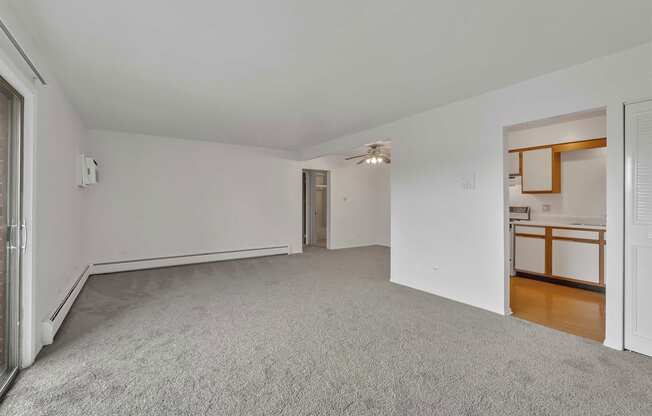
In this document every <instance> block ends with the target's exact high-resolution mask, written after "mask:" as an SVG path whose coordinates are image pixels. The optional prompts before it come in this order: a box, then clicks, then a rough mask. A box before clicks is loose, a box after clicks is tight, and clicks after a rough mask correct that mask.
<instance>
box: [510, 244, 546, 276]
mask: <svg viewBox="0 0 652 416" xmlns="http://www.w3.org/2000/svg"><path fill="white" fill-rule="evenodd" d="M514 268H515V269H516V270H521V271H526V272H533V273H545V272H546V240H545V239H544V238H538V237H529V236H527V237H526V236H518V235H517V236H516V241H515V243H514Z"/></svg>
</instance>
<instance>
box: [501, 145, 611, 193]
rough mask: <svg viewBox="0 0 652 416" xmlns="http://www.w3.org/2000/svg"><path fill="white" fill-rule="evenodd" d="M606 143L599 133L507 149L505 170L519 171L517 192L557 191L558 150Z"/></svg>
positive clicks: (574, 149) (582, 148) (558, 175)
mask: <svg viewBox="0 0 652 416" xmlns="http://www.w3.org/2000/svg"><path fill="white" fill-rule="evenodd" d="M606 146H607V139H606V138H604V137H602V138H599V139H589V140H579V141H575V142H566V143H558V144H549V145H541V146H536V147H523V148H518V149H510V150H509V167H508V168H509V173H510V174H519V175H521V185H522V186H521V192H522V193H524V194H556V193H560V192H561V154H562V153H564V152H573V151H577V150H584V149H595V148H598V147H606Z"/></svg>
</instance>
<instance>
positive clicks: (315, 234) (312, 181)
mask: <svg viewBox="0 0 652 416" xmlns="http://www.w3.org/2000/svg"><path fill="white" fill-rule="evenodd" d="M302 176H303V179H302V184H303V185H302V189H303V192H302V193H303V198H302V200H303V210H302V211H303V221H302V224H303V233H302V236H303V245H304V247H306V246H308V247H321V248H328V247H330V232H329V229H330V227H329V221H330V209H329V200H330V185H329V182H330V178H329V176H330V175H329V174H328V171H325V170H311V169H304V170H303V175H302Z"/></svg>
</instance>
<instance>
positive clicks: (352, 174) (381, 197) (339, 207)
mask: <svg viewBox="0 0 652 416" xmlns="http://www.w3.org/2000/svg"><path fill="white" fill-rule="evenodd" d="M389 173H390V167H389V165H381V166H363V165H360V166H357V165H353V166H347V167H343V168H339V169H334V170H332V171H331V224H332V227H331V248H335V249H337V248H347V247H359V246H367V245H374V244H380V245H385V246H389V230H390V209H389V205H390V200H389V187H390V183H389V178H390V175H389Z"/></svg>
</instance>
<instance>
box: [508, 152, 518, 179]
mask: <svg viewBox="0 0 652 416" xmlns="http://www.w3.org/2000/svg"><path fill="white" fill-rule="evenodd" d="M508 168H509V174H510V175H515V176H520V175H521V153H520V152H511V153H509V154H508Z"/></svg>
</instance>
